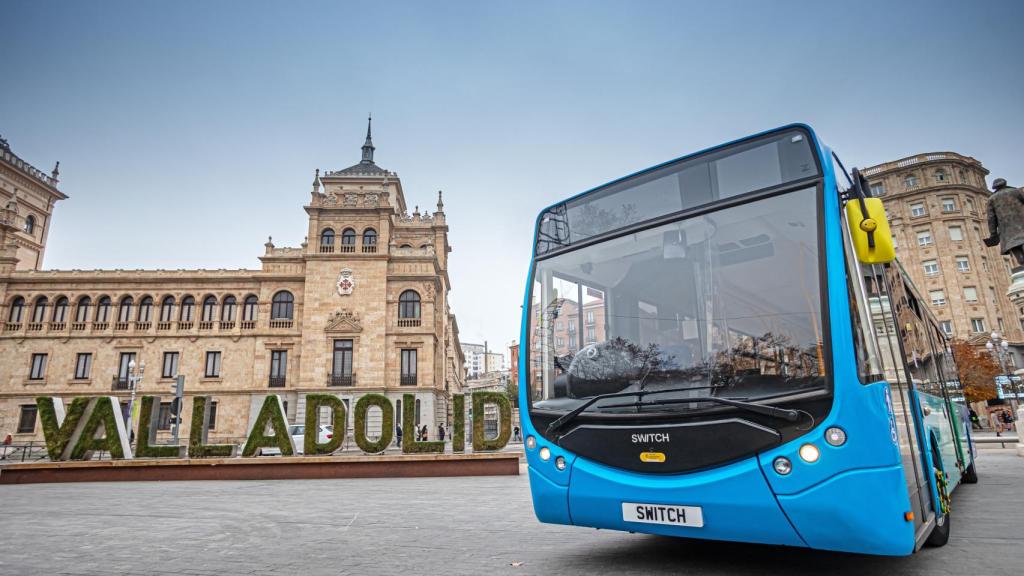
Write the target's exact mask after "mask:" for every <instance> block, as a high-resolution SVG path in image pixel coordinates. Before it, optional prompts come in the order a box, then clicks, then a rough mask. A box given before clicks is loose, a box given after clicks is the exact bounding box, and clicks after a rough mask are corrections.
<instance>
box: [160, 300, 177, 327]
mask: <svg viewBox="0 0 1024 576" xmlns="http://www.w3.org/2000/svg"><path fill="white" fill-rule="evenodd" d="M172 320H174V296H164V299H163V300H161V301H160V321H161V322H170V321H172Z"/></svg>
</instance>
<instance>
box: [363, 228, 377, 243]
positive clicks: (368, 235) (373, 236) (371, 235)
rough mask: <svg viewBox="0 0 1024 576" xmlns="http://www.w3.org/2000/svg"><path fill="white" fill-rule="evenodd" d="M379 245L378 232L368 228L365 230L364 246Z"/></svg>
mask: <svg viewBox="0 0 1024 576" xmlns="http://www.w3.org/2000/svg"><path fill="white" fill-rule="evenodd" d="M376 245H377V231H376V230H374V229H373V228H367V229H366V230H363V246H376Z"/></svg>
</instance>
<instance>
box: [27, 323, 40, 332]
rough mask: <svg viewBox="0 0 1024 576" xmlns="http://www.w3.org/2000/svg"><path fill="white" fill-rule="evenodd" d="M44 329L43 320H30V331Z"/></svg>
mask: <svg viewBox="0 0 1024 576" xmlns="http://www.w3.org/2000/svg"><path fill="white" fill-rule="evenodd" d="M42 330H43V323H42V322H29V323H28V331H29V332H41V331H42Z"/></svg>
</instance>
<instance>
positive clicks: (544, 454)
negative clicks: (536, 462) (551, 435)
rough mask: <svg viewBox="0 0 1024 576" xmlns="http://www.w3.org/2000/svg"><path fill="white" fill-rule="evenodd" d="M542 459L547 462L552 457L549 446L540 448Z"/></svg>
mask: <svg viewBox="0 0 1024 576" xmlns="http://www.w3.org/2000/svg"><path fill="white" fill-rule="evenodd" d="M540 459H541V460H543V461H545V462H547V461H548V460H550V459H551V450H549V449H548V447H547V446H545V447H543V448H541V449H540Z"/></svg>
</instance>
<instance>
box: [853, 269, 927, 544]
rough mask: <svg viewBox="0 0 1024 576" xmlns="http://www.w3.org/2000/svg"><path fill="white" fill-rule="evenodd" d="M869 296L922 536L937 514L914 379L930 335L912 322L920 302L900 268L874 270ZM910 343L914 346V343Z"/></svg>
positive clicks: (917, 529) (916, 522)
mask: <svg viewBox="0 0 1024 576" xmlns="http://www.w3.org/2000/svg"><path fill="white" fill-rule="evenodd" d="M868 291H869V295H870V301H871V315H872V324H873V325H874V329H875V333H876V335H877V337H878V346H879V353H880V355H881V357H882V363H883V366H884V368H885V376H886V380H888V382H889V384H890V387H891V389H892V393H891V396H892V410H893V415H894V416H895V419H896V429H897V438H898V442H899V450H900V457H901V460H902V462H903V472H904V476H905V477H906V480H907V492H908V494H909V495H910V505H911V508H912V510H910V511H911V512H913V514H914V531H915V533H916V534H920V530H921V529H922V527H923V526H924V524H925V522H926V521H927V520H928V519H929V518H930V517H931V515H932V514H933V512H934V507H933V505H932V499H931V492H930V479H931V477H932V474H931V472H930V469H929V468H928V467H927V459H926V457H925V454H924V452H923V450H922V447H923V446H925V445H926V444H925V442H924V436H923V435H922V434H921V431H922V423H921V421H920V420H919V414H920V410H919V409H915V402H917V398H916V394H915V391H914V380H915V379H920V378H921V377H922V376H924V374H923V373H922V365H921V363H920V360H919V359H918V360H917V361H915V354H920V352H918V351H917V350H918V349H920V350H923V349H924V348H923V347H922V346H920V345H919V344H920V342H919V340H920V338H921V337H922V336H923V337H924V339H925V340H924V342H925V343H927V342H928V341H927V338H928V336H927V333H926V332H923V331H921V330H915V321H914V320H913V318H912V317H915V314H914V312H913V310H912V308H911V306H912V305H913V304H914V303H916V299H913V298H914V297H913V295H912V294H911V293H910V292H909V291H908V290H907V289H906V286H905V285H904V283H903V279H902V277H901V275H900V273H899V269H898V268H896V267H895V266H888V265H887V266H882V265H873V266H872V267H871V272H870V273H869V278H868ZM912 299H913V300H912ZM911 338H913V339H914V341H910V340H909V339H911ZM929 347H930V346H929ZM926 471H928V472H927V473H926Z"/></svg>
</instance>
